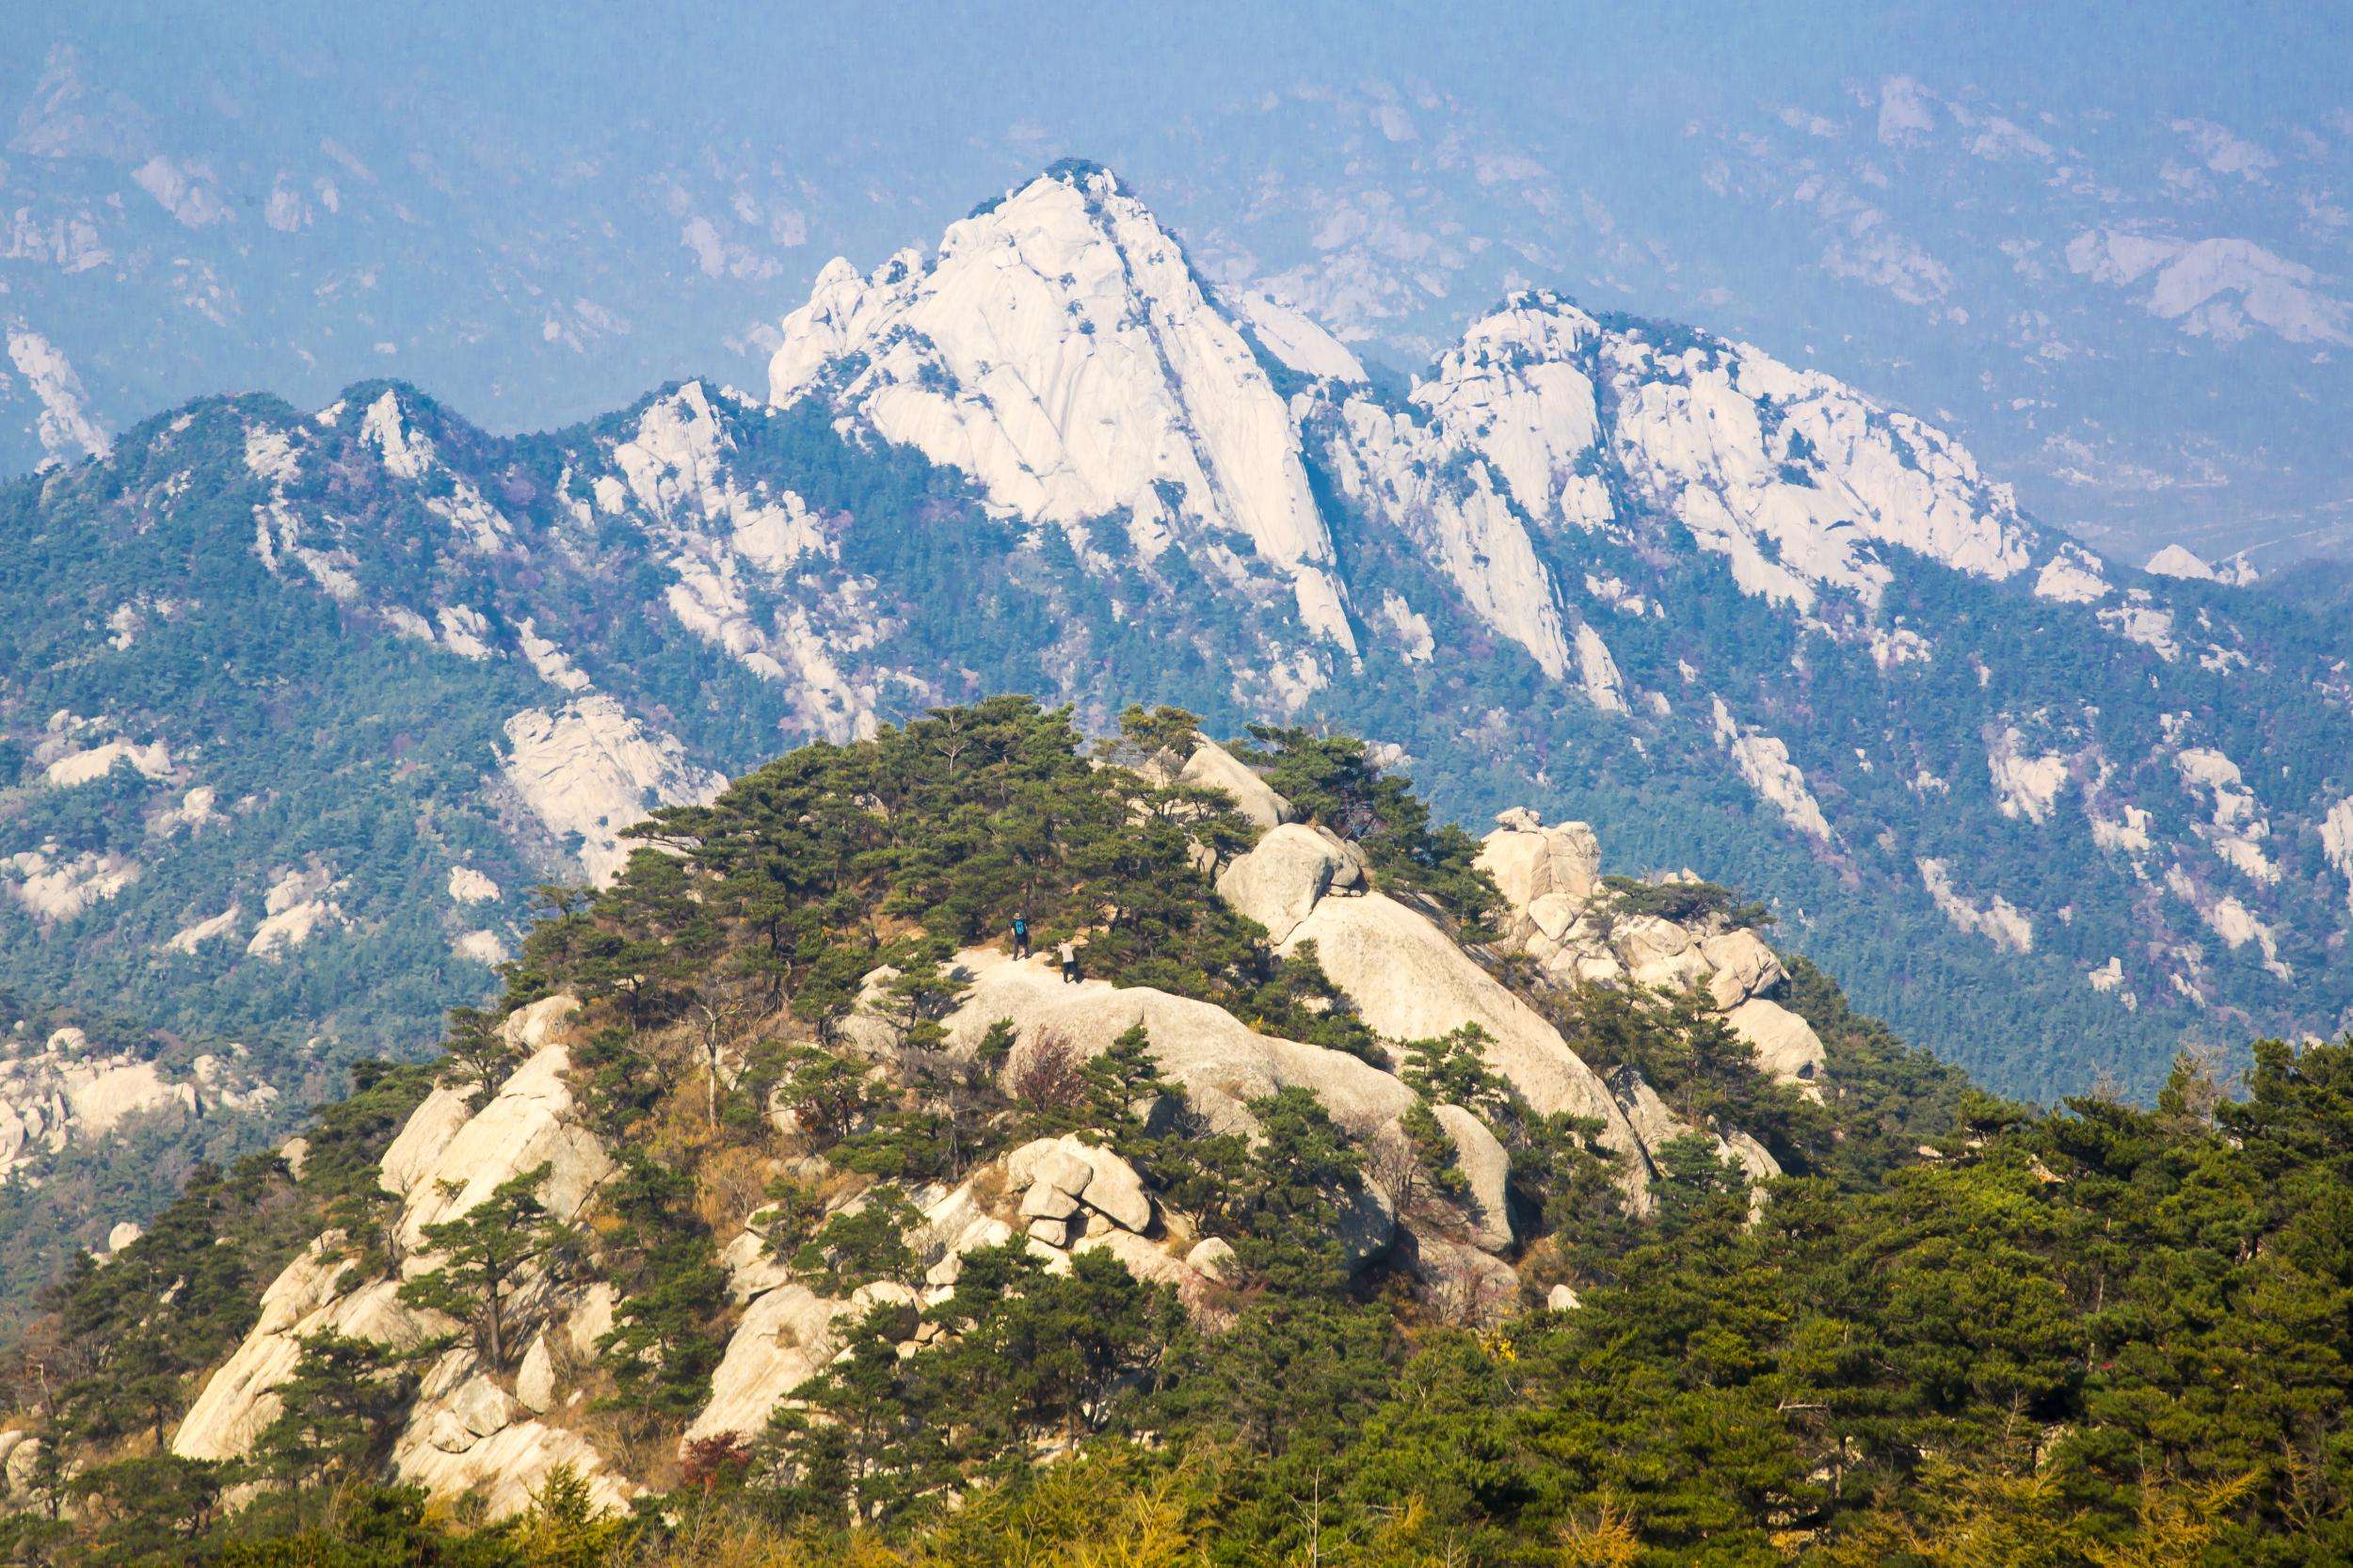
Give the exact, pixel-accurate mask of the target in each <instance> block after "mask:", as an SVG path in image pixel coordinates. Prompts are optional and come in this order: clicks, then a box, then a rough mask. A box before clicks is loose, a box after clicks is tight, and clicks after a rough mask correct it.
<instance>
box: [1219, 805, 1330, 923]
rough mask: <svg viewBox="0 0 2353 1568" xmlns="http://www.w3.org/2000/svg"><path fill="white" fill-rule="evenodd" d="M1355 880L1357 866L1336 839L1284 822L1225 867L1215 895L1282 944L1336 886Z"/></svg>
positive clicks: (1311, 829) (1312, 829) (1309, 828)
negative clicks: (1255, 922) (1256, 923)
mask: <svg viewBox="0 0 2353 1568" xmlns="http://www.w3.org/2000/svg"><path fill="white" fill-rule="evenodd" d="M1343 877H1345V878H1346V883H1345V884H1343V883H1342V878H1343ZM1358 880H1360V873H1359V872H1358V871H1357V869H1356V864H1355V862H1354V861H1353V860H1352V859H1351V858H1350V857H1349V856H1348V854H1347V853H1346V851H1345V850H1344V849H1343V848H1342V846H1341V845H1340V843H1339V842H1338V841H1337V840H1335V839H1333V838H1330V837H1328V836H1326V835H1325V834H1323V833H1321V832H1318V831H1317V830H1316V829H1314V828H1311V827H1302V826H1300V825H1299V824H1296V823H1287V824H1283V825H1282V826H1279V827H1276V828H1274V829H1273V831H1271V832H1269V833H1268V834H1267V835H1266V837H1265V838H1263V839H1261V840H1258V844H1257V848H1255V849H1253V850H1252V851H1251V852H1250V853H1249V854H1247V855H1243V856H1237V857H1236V858H1235V859H1234V860H1233V862H1232V863H1231V864H1229V865H1227V866H1226V868H1225V871H1224V872H1221V873H1220V874H1219V876H1218V879H1217V892H1218V896H1219V897H1220V898H1222V899H1224V900H1225V903H1226V904H1227V906H1228V907H1230V908H1231V909H1233V910H1234V912H1235V913H1237V914H1240V915H1246V916H1248V917H1249V918H1250V919H1252V920H1257V922H1258V923H1259V924H1260V925H1262V926H1265V927H1266V929H1267V935H1268V936H1269V937H1270V938H1271V939H1273V940H1274V941H1276V942H1281V941H1283V940H1284V939H1285V938H1286V937H1288V936H1290V934H1291V933H1292V932H1293V931H1294V930H1296V929H1297V928H1298V925H1299V922H1300V921H1302V920H1305V919H1306V918H1307V914H1308V911H1309V910H1311V909H1313V908H1314V907H1315V906H1316V904H1317V902H1318V901H1319V900H1321V899H1322V898H1323V897H1324V896H1325V895H1326V894H1327V893H1329V892H1331V891H1332V890H1333V888H1335V887H1336V886H1342V885H1346V886H1353V885H1354V884H1355V883H1356V882H1357V881H1358Z"/></svg>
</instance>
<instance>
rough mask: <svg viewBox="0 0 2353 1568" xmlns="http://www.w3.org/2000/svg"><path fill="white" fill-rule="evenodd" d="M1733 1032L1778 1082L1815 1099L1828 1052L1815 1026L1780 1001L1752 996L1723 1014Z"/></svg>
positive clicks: (1826, 1064)
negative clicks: (1745, 1043) (1752, 1050)
mask: <svg viewBox="0 0 2353 1568" xmlns="http://www.w3.org/2000/svg"><path fill="white" fill-rule="evenodd" d="M1724 1021H1725V1022H1726V1023H1728V1024H1730V1025H1731V1026H1732V1032H1734V1033H1735V1034H1737V1035H1739V1036H1740V1038H1741V1039H1743V1040H1746V1041H1747V1042H1748V1043H1749V1045H1750V1047H1751V1048H1753V1049H1754V1050H1755V1052H1756V1064H1757V1065H1758V1066H1759V1067H1761V1068H1763V1069H1764V1070H1765V1072H1767V1073H1768V1074H1769V1075H1771V1077H1772V1079H1773V1080H1774V1081H1775V1082H1778V1083H1792V1084H1795V1085H1797V1087H1798V1089H1799V1090H1800V1092H1801V1093H1803V1094H1806V1095H1809V1096H1813V1097H1815V1098H1817V1099H1818V1098H1820V1097H1821V1094H1822V1080H1823V1079H1824V1077H1825V1076H1826V1074H1825V1068H1826V1067H1827V1066H1828V1064H1829V1055H1828V1053H1827V1052H1825V1051H1824V1050H1823V1048H1822V1037H1821V1036H1820V1035H1818V1034H1817V1033H1815V1032H1814V1026H1813V1025H1812V1024H1810V1023H1807V1022H1806V1021H1805V1020H1804V1019H1803V1018H1801V1017H1800V1016H1797V1015H1796V1014H1795V1013H1792V1012H1790V1011H1789V1009H1787V1008H1786V1007H1784V1006H1782V1005H1781V1004H1780V1003H1779V1002H1773V1001H1767V1000H1765V999H1764V998H1762V997H1752V998H1750V999H1749V1000H1747V1001H1744V1002H1742V1003H1741V1004H1740V1005H1739V1006H1737V1007H1736V1008H1734V1009H1733V1010H1732V1011H1731V1012H1729V1013H1727V1014H1725V1015H1724Z"/></svg>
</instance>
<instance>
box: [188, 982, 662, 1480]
mask: <svg viewBox="0 0 2353 1568" xmlns="http://www.w3.org/2000/svg"><path fill="white" fill-rule="evenodd" d="M577 1007H578V1003H577V1002H575V1001H574V1000H572V999H570V998H569V997H551V998H547V999H545V1000H541V1001H538V1002H535V1003H533V1004H532V1005H531V1006H529V1007H527V1008H523V1009H521V1010H520V1011H518V1012H517V1013H515V1014H513V1015H511V1016H509V1017H508V1019H507V1020H506V1023H505V1028H506V1031H507V1034H508V1037H509V1039H511V1040H512V1041H514V1042H515V1043H516V1044H517V1045H518V1046H520V1047H522V1048H526V1049H529V1050H531V1051H532V1053H533V1054H532V1055H531V1056H530V1058H529V1059H528V1060H526V1061H525V1062H524V1063H523V1064H522V1065H521V1066H520V1067H518V1068H517V1069H516V1070H515V1072H514V1073H513V1074H512V1075H510V1076H509V1077H508V1078H507V1080H505V1082H504V1083H502V1084H501V1085H500V1086H499V1088H498V1090H497V1092H496V1093H494V1094H492V1095H491V1096H489V1097H488V1100H486V1101H485V1102H484V1103H483V1105H482V1106H481V1108H480V1109H479V1110H478V1111H473V1112H469V1111H468V1109H467V1104H466V1097H465V1096H462V1095H459V1094H457V1093H456V1092H455V1091H453V1090H449V1089H436V1090H435V1091H434V1092H433V1093H432V1094H431V1095H430V1096H427V1097H426V1099H425V1100H424V1103H423V1104H421V1105H420V1106H419V1107H418V1108H417V1110H416V1111H415V1112H412V1113H411V1115H410V1117H409V1119H408V1124H407V1125H406V1126H405V1127H404V1128H402V1130H401V1132H400V1133H399V1135H398V1136H397V1137H395V1139H394V1140H393V1142H392V1145H391V1146H390V1147H389V1148H388V1149H387V1150H386V1152H385V1156H384V1160H383V1163H382V1167H381V1171H380V1174H379V1176H378V1181H379V1184H380V1185H381V1186H382V1187H383V1188H384V1190H385V1191H386V1192H389V1193H391V1194H392V1196H394V1197H396V1198H398V1199H399V1200H401V1203H400V1212H399V1215H398V1217H397V1219H396V1221H395V1223H394V1225H393V1234H394V1236H395V1238H396V1239H397V1241H398V1244H399V1245H400V1246H401V1247H402V1249H403V1251H404V1252H405V1254H406V1256H405V1258H404V1261H403V1265H402V1268H401V1270H400V1271H399V1272H398V1273H397V1274H395V1275H393V1276H377V1277H368V1276H366V1275H364V1274H362V1273H361V1272H360V1270H359V1268H358V1266H357V1265H356V1264H355V1263H354V1262H353V1261H352V1260H351V1259H350V1258H349V1257H348V1256H345V1255H344V1251H343V1248H342V1245H341V1239H340V1238H339V1237H337V1236H333V1235H329V1236H326V1237H321V1238H320V1239H319V1240H318V1241H317V1242H315V1243H313V1244H312V1247H311V1248H310V1249H309V1250H308V1251H307V1252H305V1253H304V1254H303V1255H302V1256H298V1257H296V1259H295V1261H294V1262H292V1263H291V1264H289V1265H287V1267H286V1268H285V1270H284V1271H283V1272H280V1275H279V1276H278V1278H277V1279H276V1280H275V1281H274V1282H272V1284H271V1285H270V1287H269V1288H268V1289H267V1290H266V1291H264V1294H263V1297H262V1312H261V1316H260V1318H259V1319H258V1320H256V1321H255V1323H254V1325H253V1327H252V1328H251V1330H249V1331H248V1334H247V1335H246V1337H245V1340H244V1342H243V1343H241V1344H240V1345H239V1346H238V1347H237V1349H236V1351H235V1352H232V1354H231V1356H230V1358H229V1360H228V1361H227V1362H225V1363H224V1364H223V1365H222V1366H221V1367H220V1368H217V1369H216V1370H215V1372H214V1373H213V1374H212V1376H211V1377H210V1378H208V1379H207V1380H206V1382H205V1384H204V1386H203V1388H202V1389H201V1390H200V1392H199V1393H198V1395H197V1398H196V1400H195V1402H194V1403H193V1404H191V1405H190V1406H189V1409H188V1413H187V1415H186V1416H184V1418H183V1419H182V1421H181V1423H180V1427H179V1430H178V1431H177V1432H174V1433H173V1435H172V1440H171V1449H172V1452H174V1453H176V1454H180V1455H182V1456H184V1457H186V1458H190V1459H235V1458H239V1457H242V1456H243V1455H245V1454H247V1453H248V1452H249V1451H250V1450H251V1448H252V1446H253V1443H254V1441H255V1440H256V1439H257V1438H258V1437H259V1436H260V1435H261V1433H262V1432H263V1430H264V1428H266V1427H267V1426H268V1425H269V1424H270V1422H271V1421H273V1420H275V1419H276V1418H277V1417H278V1415H279V1412H280V1404H279V1400H278V1395H277V1393H276V1389H277V1387H278V1385H279V1384H281V1383H283V1382H284V1381H285V1379H286V1378H287V1377H288V1376H289V1375H291V1374H292V1373H293V1371H294V1369H295V1366H296V1362H297V1361H298V1360H299V1359H300V1357H301V1347H302V1341H303V1340H304V1339H306V1338H308V1337H311V1336H315V1335H318V1334H321V1333H325V1332H328V1331H330V1330H331V1331H333V1332H336V1333H341V1334H345V1335H349V1336H353V1337H355V1338H361V1339H371V1340H375V1341H377V1342H378V1343H381V1344H385V1345H389V1346H393V1347H396V1348H400V1349H410V1348H414V1347H417V1346H419V1345H422V1344H424V1343H425V1342H426V1341H428V1340H432V1339H435V1338H438V1337H440V1336H443V1335H445V1334H447V1333H448V1332H449V1331H451V1330H452V1329H453V1328H455V1327H456V1325H455V1324H453V1323H451V1322H450V1321H449V1320H447V1319H444V1318H442V1317H440V1315H439V1314H436V1313H428V1312H424V1311H421V1310H420V1309H417V1308H414V1307H411V1306H408V1305H407V1304H404V1303H402V1302H401V1301H400V1300H399V1290H400V1285H401V1280H402V1278H404V1277H408V1276H410V1275H413V1274H415V1273H417V1272H422V1271H424V1269H427V1268H429V1267H430V1266H431V1259H430V1257H429V1256H423V1255H421V1254H420V1251H419V1249H420V1248H422V1246H423V1243H424V1235H423V1233H424V1227H425V1226H426V1225H428V1224H437V1223H439V1222H440V1221H441V1220H445V1219H450V1218H455V1217H456V1216H457V1215H460V1214H463V1213H464V1212H465V1211H466V1210H467V1209H468V1208H472V1206H473V1205H474V1204H477V1203H479V1202H481V1201H482V1200H483V1199H484V1198H485V1197H487V1196H488V1194H489V1192H491V1191H492V1190H493V1189H494V1188H496V1187H497V1186H499V1185H500V1184H501V1183H502V1182H504V1181H506V1180H509V1179H511V1178H512V1177H514V1176H519V1175H520V1174H522V1173H523V1172H525V1171H528V1170H530V1169H532V1168H534V1167H535V1166H536V1165H538V1164H540V1163H541V1162H542V1161H545V1162H546V1163H548V1165H549V1166H550V1173H549V1176H548V1178H547V1179H546V1181H545V1182H544V1183H543V1184H542V1186H541V1188H540V1195H541V1198H542V1201H544V1202H545V1203H546V1204H547V1205H548V1208H550V1210H551V1211H552V1212H553V1213H554V1214H555V1215H556V1216H557V1217H558V1218H560V1219H567V1220H568V1219H570V1218H571V1217H573V1216H574V1215H576V1214H577V1213H578V1212H579V1211H580V1209H581V1208H583V1207H584V1205H585V1203H586V1201H587V1199H588V1196H589V1194H590V1193H591V1192H593V1190H594V1188H595V1186H596V1184H597V1183H598V1182H599V1181H600V1180H601V1179H602V1177H603V1176H604V1174H605V1172H606V1171H607V1170H609V1168H610V1160H608V1158H607V1157H606V1155H605V1153H604V1150H603V1149H602V1148H601V1146H600V1145H599V1144H597V1142H596V1140H595V1139H594V1138H593V1137H592V1136H591V1135H589V1134H588V1133H587V1132H586V1131H585V1129H584V1128H579V1127H578V1126H576V1125H574V1124H573V1123H572V1122H571V1121H570V1119H569V1117H570V1109H571V1101H570V1093H569V1090H568V1088H567V1086H566V1085H565V1082H564V1071H565V1068H566V1066H567V1064H568V1040H567V1037H566V1031H565V1028H564V1024H565V1020H566V1019H567V1018H568V1016H569V1015H570V1014H571V1013H572V1012H573V1011H574V1010H575V1009H576V1008H577ZM596 1295H597V1293H596V1292H593V1291H592V1292H589V1293H588V1296H587V1297H584V1298H582V1299H580V1300H573V1299H570V1298H565V1299H563V1300H561V1301H559V1300H557V1299H555V1297H554V1295H553V1293H552V1292H551V1291H548V1290H546V1289H545V1288H542V1287H539V1286H536V1285H534V1284H531V1283H529V1282H527V1283H526V1284H525V1286H524V1287H523V1288H522V1289H521V1290H520V1291H519V1293H518V1297H517V1301H516V1304H515V1308H514V1322H513V1324H512V1326H511V1332H512V1333H513V1334H514V1335H515V1336H516V1339H517V1342H518V1343H522V1342H523V1340H522V1336H524V1335H525V1334H531V1337H530V1339H529V1342H528V1348H527V1349H526V1350H525V1352H524V1355H523V1357H522V1366H521V1368H520V1369H519V1379H520V1389H519V1392H520V1394H521V1395H523V1396H524V1397H523V1398H522V1399H520V1400H519V1399H518V1398H517V1397H514V1396H510V1395H508V1394H507V1393H506V1392H505V1391H504V1388H502V1387H501V1386H500V1385H499V1384H498V1383H497V1382H496V1381H495V1380H494V1378H493V1377H492V1376H491V1373H492V1371H493V1369H492V1368H486V1367H483V1366H482V1365H481V1364H480V1363H479V1361H478V1359H477V1357H476V1356H475V1353H474V1352H473V1351H472V1348H470V1347H468V1346H465V1345H463V1344H460V1345H459V1346H457V1347H455V1348H452V1349H450V1350H447V1351H444V1352H442V1353H441V1354H440V1357H439V1358H438V1359H437V1360H436V1361H434V1362H433V1363H432V1364H431V1365H430V1366H429V1367H428V1368H427V1369H426V1370H425V1372H424V1376H423V1379H422V1381H421V1384H420V1388H419V1394H418V1399H417V1401H416V1403H415V1404H414V1406H413V1407H412V1408H411V1410H410V1412H409V1416H408V1421H407V1423H406V1424H405V1425H404V1427H403V1429H402V1431H401V1432H400V1434H399V1436H398V1438H397V1439H396V1440H395V1443H394V1446H393V1468H394V1470H395V1471H396V1472H397V1473H398V1474H399V1475H400V1476H401V1478H402V1479H404V1480H410V1481H413V1482H415V1483H416V1484H418V1485H421V1486H424V1487H425V1488H426V1489H427V1490H429V1491H431V1492H433V1493H434V1494H435V1495H436V1496H442V1497H455V1496H459V1495H461V1494H465V1493H469V1492H476V1493H479V1494H481V1495H482V1496H484V1498H485V1499H486V1501H487V1503H488V1509H489V1512H490V1515H491V1516H492V1517H494V1518H495V1517H500V1516H503V1515H504V1514H507V1513H513V1512H519V1511H520V1510H521V1509H523V1508H525V1507H527V1506H528V1505H529V1502H530V1495H531V1493H532V1492H533V1491H534V1490H536V1488H537V1487H538V1486H539V1485H541V1484H542V1483H543V1482H544V1481H545V1480H546V1478H547V1476H548V1474H549V1473H550V1472H551V1471H552V1470H553V1469H554V1468H555V1467H556V1466H558V1465H569V1466H571V1467H572V1468H573V1469H575V1470H577V1471H578V1472H579V1473H580V1474H581V1475H582V1477H583V1478H584V1480H587V1481H588V1483H589V1486H590V1489H591V1492H592V1494H593V1495H594V1496H596V1497H597V1498H598V1500H599V1501H600V1503H602V1504H603V1505H604V1506H607V1507H615V1508H618V1507H623V1506H626V1504H627V1502H628V1499H629V1497H630V1496H631V1495H632V1490H633V1489H632V1487H630V1486H629V1485H628V1484H627V1483H626V1482H624V1481H622V1480H620V1479H618V1477H617V1475H616V1472H615V1471H614V1470H613V1468H612V1466H611V1465H610V1464H607V1463H606V1462H605V1461H604V1460H603V1459H602V1458H601V1457H600V1455H599V1454H598V1453H597V1451H596V1449H595V1448H594V1447H593V1446H592V1445H591V1444H590V1443H589V1442H588V1440H587V1439H586V1438H585V1437H584V1436H583V1435H581V1434H580V1433H578V1432H572V1431H569V1430H568V1429H566V1428H564V1427H561V1426H559V1425H555V1424H553V1423H552V1422H550V1421H547V1420H543V1419H541V1418H539V1417H538V1416H535V1415H534V1414H533V1408H534V1405H535V1401H540V1400H552V1396H553V1387H552V1370H553V1368H552V1359H551V1353H550V1349H549V1346H548V1343H547V1339H546V1334H545V1329H544V1326H542V1327H541V1329H540V1330H539V1331H538V1332H536V1333H532V1327H533V1324H534V1322H535V1321H538V1322H541V1323H542V1324H543V1325H544V1324H545V1323H548V1322H557V1321H563V1322H565V1323H566V1324H567V1326H568V1332H571V1333H572V1334H573V1336H574V1344H573V1348H574V1350H575V1352H578V1351H579V1350H580V1346H579V1343H578V1327H577V1323H576V1320H577V1319H578V1317H579V1314H580V1311H581V1310H583V1309H584V1308H586V1307H588V1306H590V1305H591V1298H594V1297H596ZM603 1300H604V1311H605V1321H606V1322H607V1323H609V1322H610V1310H611V1308H610V1298H609V1292H606V1293H605V1295H604V1298H603ZM599 1332H601V1331H599ZM590 1344H591V1346H593V1336H592V1337H591V1340H590Z"/></svg>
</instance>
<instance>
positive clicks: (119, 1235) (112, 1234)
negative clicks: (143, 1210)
mask: <svg viewBox="0 0 2353 1568" xmlns="http://www.w3.org/2000/svg"><path fill="white" fill-rule="evenodd" d="M146 1234H147V1232H145V1231H143V1230H141V1229H140V1228H139V1227H138V1226H137V1225H136V1224H132V1223H131V1222H130V1221H128V1220H124V1221H121V1222H120V1223H119V1224H116V1225H115V1227H114V1228H113V1229H112V1230H109V1231H108V1232H106V1250H107V1251H108V1252H110V1253H117V1252H120V1251H121V1250H122V1249H123V1248H125V1247H127V1246H129V1245H130V1244H131V1243H132V1242H134V1241H136V1240H138V1239H139V1238H140V1237H142V1236H144V1235H146Z"/></svg>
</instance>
